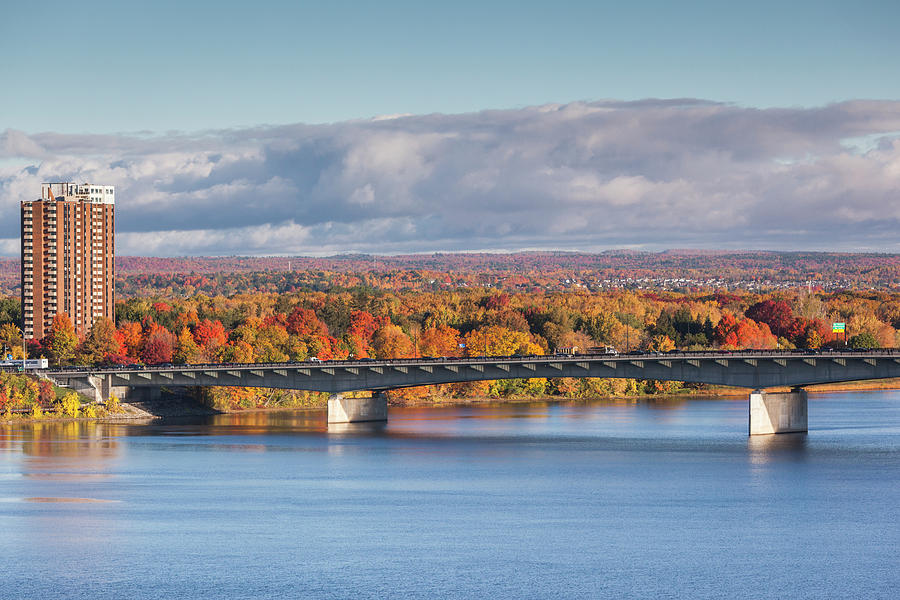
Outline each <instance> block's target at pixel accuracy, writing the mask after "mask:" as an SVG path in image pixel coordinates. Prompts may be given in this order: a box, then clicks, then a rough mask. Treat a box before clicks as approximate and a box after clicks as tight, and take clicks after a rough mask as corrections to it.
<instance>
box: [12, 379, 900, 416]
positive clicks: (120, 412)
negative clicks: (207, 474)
mask: <svg viewBox="0 0 900 600" xmlns="http://www.w3.org/2000/svg"><path fill="white" fill-rule="evenodd" d="M806 389H807V391H809V392H812V393H826V392H848V391H876V390H900V379H877V380H867V381H850V382H845V383H835V384H827V385H811V386H806ZM789 390H790V388H788V387H783V388H769V391H770V392H786V391H789ZM749 393H750V391H749V390H747V389H745V388H732V387H717V386H706V387H704V388H702V389H696V390H693V389H691V390H686V389H682V390H680V391H677V392H674V393H666V394H628V395H595V396H590V397H569V396H546V395H542V396H504V397H494V396H484V395H478V396H469V397H457V396H427V397H412V398H410V397H399V398H390V396H389V398H388V403H389V405H390V406H404V407H428V406H451V405H466V404H487V403H502V404H516V403H529V402H577V401H579V400H609V401H648V400H661V401H683V400H688V399H691V398H710V397H720V396H724V397H731V398H734V397H747V396H748V395H749ZM327 403H328V401H327V397H324V396H323V397H322V398H321V399H318V398H306V399H305V401H304V402H303V403H302V405H289V406H282V405H271V406H252V407H236V408H225V409H214V408H210V407H209V406H207V405H205V404H203V403H202V402H199V401H197V400H194V399H191V398H187V397H172V398H166V399H164V400H159V401H153V402H134V403H126V402H122V403H120V406H119V408H118V409H117V412H115V413H104V414H98V415H97V416H96V417H85V416H79V417H74V418H73V417H67V416H64V415H58V414H56V413H50V412H47V413H44V414H43V415H42V416H41V417H38V418H34V417H32V416H31V415H30V413H24V414H21V415H14V416H13V417H12V418H2V417H0V424H11V423H28V422H40V423H47V422H78V421H141V420H144V421H146V420H153V419H159V418H167V417H193V416H212V415H217V414H243V413H256V412H260V413H262V412H284V411H297V410H324V409H325V408H326V407H327Z"/></svg>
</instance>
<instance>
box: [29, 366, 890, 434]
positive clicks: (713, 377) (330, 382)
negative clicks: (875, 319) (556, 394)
mask: <svg viewBox="0 0 900 600" xmlns="http://www.w3.org/2000/svg"><path fill="white" fill-rule="evenodd" d="M38 373H40V374H43V375H45V376H47V377H49V378H51V379H53V380H54V381H56V382H57V383H58V384H60V385H63V386H66V387H70V388H72V389H76V390H78V391H80V392H82V393H85V394H87V395H88V396H91V397H94V398H96V399H97V400H106V399H108V398H109V397H110V395H111V394H115V395H116V396H117V397H120V398H122V399H125V400H126V401H127V400H128V399H130V398H133V397H135V396H136V395H140V394H142V393H143V394H145V395H146V394H147V393H148V392H151V393H152V391H153V390H160V389H161V388H163V387H180V386H239V387H264V388H281V389H292V390H309V391H317V392H327V393H328V394H330V397H329V402H328V420H329V422H353V421H366V420H386V419H387V402H386V398H385V395H384V394H383V392H385V391H387V390H392V389H399V388H405V387H413V386H420V385H434V384H442V383H458V382H466V381H478V380H491V379H515V378H534V377H541V378H544V377H546V378H556V377H575V378H580V377H603V378H631V379H656V380H662V381H683V382H687V383H706V384H714V385H725V386H734V387H744V388H749V389H750V390H753V391H752V393H751V394H750V416H749V421H750V434H751V435H754V434H760V433H782V432H795V431H807V428H808V426H807V397H806V391H805V390H804V389H803V386H808V385H813V384H824V383H838V382H846V381H856V380H864V379H884V378H892V377H900V350H892V349H883V350H868V351H864V352H858V351H836V352H825V351H822V352H813V351H772V350H742V351H737V352H722V351H702V352H668V353H648V352H643V353H629V354H625V355H605V354H593V355H575V356H569V355H548V356H504V357H474V358H403V359H392V360H370V359H363V360H346V361H325V362H321V361H306V362H293V363H265V364H259V363H254V364H205V365H165V366H126V367H68V368H61V369H53V370H46V371H38ZM773 387H790V388H792V390H791V392H788V393H780V394H776V393H770V392H766V391H765V390H766V388H773ZM351 391H371V392H373V395H372V398H344V397H343V396H342V394H343V393H345V392H351Z"/></svg>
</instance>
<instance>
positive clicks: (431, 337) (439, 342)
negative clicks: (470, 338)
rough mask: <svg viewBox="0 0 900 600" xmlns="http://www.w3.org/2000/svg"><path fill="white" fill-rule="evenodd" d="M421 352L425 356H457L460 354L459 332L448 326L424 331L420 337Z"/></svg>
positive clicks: (439, 326)
mask: <svg viewBox="0 0 900 600" xmlns="http://www.w3.org/2000/svg"><path fill="white" fill-rule="evenodd" d="M419 352H421V354H422V355H423V356H456V355H457V354H459V331H457V330H456V329H454V328H452V327H450V326H448V325H438V326H436V327H430V328H428V329H425V330H423V331H422V334H421V335H420V336H419Z"/></svg>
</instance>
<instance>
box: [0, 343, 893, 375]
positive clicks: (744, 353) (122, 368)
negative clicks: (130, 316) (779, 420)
mask: <svg viewBox="0 0 900 600" xmlns="http://www.w3.org/2000/svg"><path fill="white" fill-rule="evenodd" d="M812 356H822V357H835V358H840V357H900V349H897V348H876V349H852V348H847V349H831V348H827V349H818V350H764V349H741V350H672V351H669V352H656V351H642V350H633V351H630V352H623V353H617V354H610V353H594V354H590V353H585V354H531V355H517V354H514V355H509V356H487V355H485V356H438V357H432V356H425V357H412V358H392V359H370V358H362V359H340V360H318V359H309V360H305V361H290V362H266V363H188V364H173V363H165V364H157V365H143V364H139V363H134V364H128V365H110V366H83V365H78V366H67V367H57V368H54V369H39V370H29V372H34V373H38V374H40V373H47V374H51V373H85V374H87V373H121V372H129V371H152V372H153V371H171V370H241V369H278V368H297V367H323V366H337V367H343V366H353V367H359V366H390V365H408V364H423V363H426V364H427V363H435V364H442V363H455V364H478V363H485V362H491V363H495V362H528V361H542V362H545V361H553V362H578V361H585V360H629V359H631V360H636V359H641V360H646V359H648V358H649V359H662V358H707V359H718V358H737V359H740V358H759V357H771V358H797V357H812ZM0 370H3V371H11V372H15V368H14V367H9V368H7V367H2V366H0Z"/></svg>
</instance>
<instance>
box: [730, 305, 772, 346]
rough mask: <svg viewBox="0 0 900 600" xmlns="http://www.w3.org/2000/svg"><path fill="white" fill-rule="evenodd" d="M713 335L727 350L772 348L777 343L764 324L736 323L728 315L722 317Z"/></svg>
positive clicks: (743, 321) (745, 320) (734, 319)
mask: <svg viewBox="0 0 900 600" xmlns="http://www.w3.org/2000/svg"><path fill="white" fill-rule="evenodd" d="M715 335H716V339H717V340H718V341H719V343H720V344H721V345H722V346H725V347H729V348H774V347H775V344H776V342H777V340H776V339H775V336H774V335H772V332H771V331H770V330H769V326H768V325H766V324H765V323H757V322H756V321H754V320H753V319H741V320H740V321H738V320H737V319H736V318H735V317H734V315H732V314H730V313H725V314H724V315H722V320H721V321H719V324H718V325H717V326H716V329H715Z"/></svg>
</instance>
